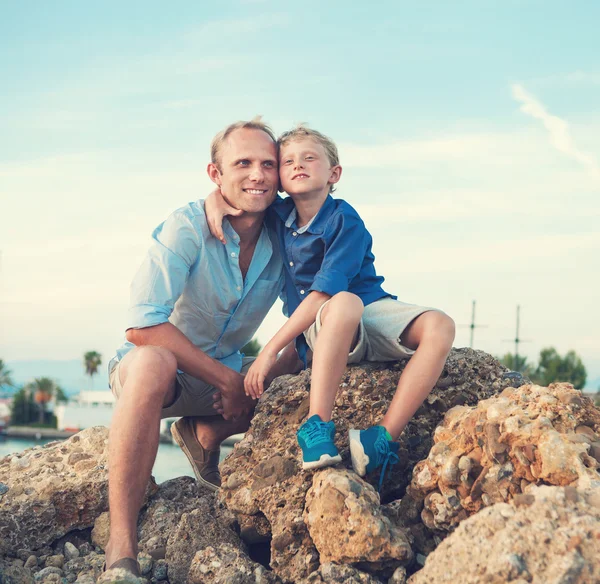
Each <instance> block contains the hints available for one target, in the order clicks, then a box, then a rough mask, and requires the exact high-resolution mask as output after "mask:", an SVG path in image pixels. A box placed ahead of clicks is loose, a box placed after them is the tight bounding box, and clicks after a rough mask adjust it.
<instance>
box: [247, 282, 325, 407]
mask: <svg viewBox="0 0 600 584" xmlns="http://www.w3.org/2000/svg"><path fill="white" fill-rule="evenodd" d="M330 298H331V296H329V294H325V293H324V292H311V293H310V294H309V295H308V296H307V297H306V298H305V299H304V300H303V301H302V302H301V303H300V306H298V308H297V309H296V310H295V311H294V314H292V316H290V318H289V319H288V320H287V322H286V323H285V324H284V325H283V326H282V327H281V328H280V329H279V331H278V332H277V333H276V334H275V336H274V337H273V338H272V339H271V340H270V341H269V342H268V343H267V345H266V346H265V348H264V349H263V350H262V351H261V353H260V355H259V356H258V357H257V358H256V361H254V363H253V364H252V367H250V370H249V371H248V373H247V374H246V378H245V379H244V388H245V390H246V394H247V395H249V396H250V397H253V398H254V399H257V398H259V397H260V396H261V395H262V393H263V392H264V387H265V379H266V378H267V376H268V375H269V371H270V370H271V368H272V367H273V366H274V365H275V362H276V360H277V354H278V353H279V351H281V349H283V348H284V347H285V346H286V345H288V344H289V343H291V342H292V341H293V340H294V339H295V338H296V337H297V336H298V335H300V334H301V333H303V332H304V331H305V330H306V329H307V328H308V327H309V326H310V325H311V324H312V323H313V322H315V319H316V317H317V312H319V308H321V306H322V305H323V304H325V302H327V301H328V300H329V299H330Z"/></svg>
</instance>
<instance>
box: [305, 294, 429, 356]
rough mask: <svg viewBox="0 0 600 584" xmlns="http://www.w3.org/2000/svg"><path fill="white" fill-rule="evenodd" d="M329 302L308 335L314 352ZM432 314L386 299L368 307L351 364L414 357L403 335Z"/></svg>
mask: <svg viewBox="0 0 600 584" xmlns="http://www.w3.org/2000/svg"><path fill="white" fill-rule="evenodd" d="M327 302H329V300H328V301H327ZM327 302H325V303H324V304H323V306H321V308H320V309H319V312H317V317H316V320H315V322H314V323H313V324H312V325H311V326H310V327H309V328H308V329H306V331H304V337H305V338H306V342H307V344H308V346H309V347H310V349H311V351H312V350H313V349H314V346H315V343H316V341H317V335H318V334H319V330H320V329H321V312H322V310H323V308H324V307H325V306H326V305H327ZM430 310H436V309H435V308H427V307H425V306H417V305H416V304H407V303H406V302H400V301H399V300H394V299H393V298H382V299H381V300H377V301H376V302H372V303H371V304H369V305H368V306H365V311H364V312H363V316H362V320H361V322H360V326H359V330H358V339H357V341H356V345H355V347H354V349H353V350H352V351H351V352H350V354H349V355H348V363H358V362H359V361H399V360H400V359H406V358H408V357H410V356H411V355H412V354H413V353H414V350H413V349H409V348H408V347H405V346H404V345H403V344H402V341H401V337H402V333H404V331H405V330H406V328H407V327H408V325H409V324H410V323H411V322H412V321H413V320H414V319H415V318H417V316H420V315H421V314H423V313H424V312H429V311H430ZM438 312H439V311H438Z"/></svg>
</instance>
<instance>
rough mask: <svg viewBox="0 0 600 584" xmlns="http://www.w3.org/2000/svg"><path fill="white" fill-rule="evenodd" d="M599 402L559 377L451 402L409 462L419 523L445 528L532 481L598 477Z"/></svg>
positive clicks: (581, 482)
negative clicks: (465, 402) (471, 401)
mask: <svg viewBox="0 0 600 584" xmlns="http://www.w3.org/2000/svg"><path fill="white" fill-rule="evenodd" d="M599 440H600V410H599V409H598V408H596V407H595V406H594V405H593V404H592V402H591V400H589V399H588V398H585V397H583V396H582V395H581V392H579V391H577V390H575V389H573V387H572V386H571V385H569V384H566V383H560V384H554V385H551V386H550V387H540V386H537V385H524V386H522V387H520V388H509V389H506V390H504V391H503V392H502V394H501V395H499V396H497V397H493V398H490V399H487V400H483V401H481V402H480V403H479V404H478V405H477V406H476V407H468V406H459V407H456V408H453V409H452V410H450V411H449V412H448V413H447V414H446V416H445V418H444V421H443V423H442V424H441V425H440V426H438V428H437V429H436V431H435V434H434V442H435V444H434V446H433V447H432V449H431V451H430V452H429V455H428V456H427V458H426V459H425V460H423V461H421V462H419V463H418V464H417V465H416V466H415V468H414V470H413V478H412V482H411V485H410V488H409V495H410V497H412V498H414V499H417V500H419V501H423V504H424V509H423V512H422V514H421V516H422V520H423V523H424V524H425V525H426V526H427V527H428V528H430V529H433V530H439V531H448V530H451V529H452V528H454V527H455V526H456V525H458V523H459V522H460V521H462V520H463V519H465V518H466V517H468V516H469V515H472V514H473V513H476V512H478V511H479V510H480V509H482V508H483V507H486V506H489V505H492V504H494V503H497V502H506V501H509V500H510V499H512V498H513V497H514V496H515V495H518V494H520V493H522V492H524V491H525V490H526V489H527V487H528V486H529V485H531V484H549V485H559V486H565V485H572V486H576V485H578V486H581V487H587V486H591V485H593V484H599V485H600V483H599V482H598V481H599V480H600V475H599V474H598V468H599V466H600V464H599V463H598V460H597V458H594V457H593V456H591V455H590V454H594V453H593V451H592V446H594V444H600V442H599Z"/></svg>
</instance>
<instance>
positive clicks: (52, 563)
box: [46, 554, 65, 568]
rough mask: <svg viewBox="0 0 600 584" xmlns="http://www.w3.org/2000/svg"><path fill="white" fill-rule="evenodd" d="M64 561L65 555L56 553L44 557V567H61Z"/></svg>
mask: <svg viewBox="0 0 600 584" xmlns="http://www.w3.org/2000/svg"><path fill="white" fill-rule="evenodd" d="M64 563H65V556H63V555H62V554H56V555H55V556H50V557H48V558H46V567H53V568H62V567H63V565H64Z"/></svg>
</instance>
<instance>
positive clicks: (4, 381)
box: [0, 359, 15, 387]
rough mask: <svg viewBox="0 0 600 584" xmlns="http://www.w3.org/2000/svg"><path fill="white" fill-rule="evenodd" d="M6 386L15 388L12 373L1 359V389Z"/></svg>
mask: <svg viewBox="0 0 600 584" xmlns="http://www.w3.org/2000/svg"><path fill="white" fill-rule="evenodd" d="M4 385H9V386H10V387H14V386H15V384H14V383H13V380H12V377H11V371H9V369H7V367H6V365H5V363H4V361H2V359H0V387H2V386H4Z"/></svg>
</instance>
